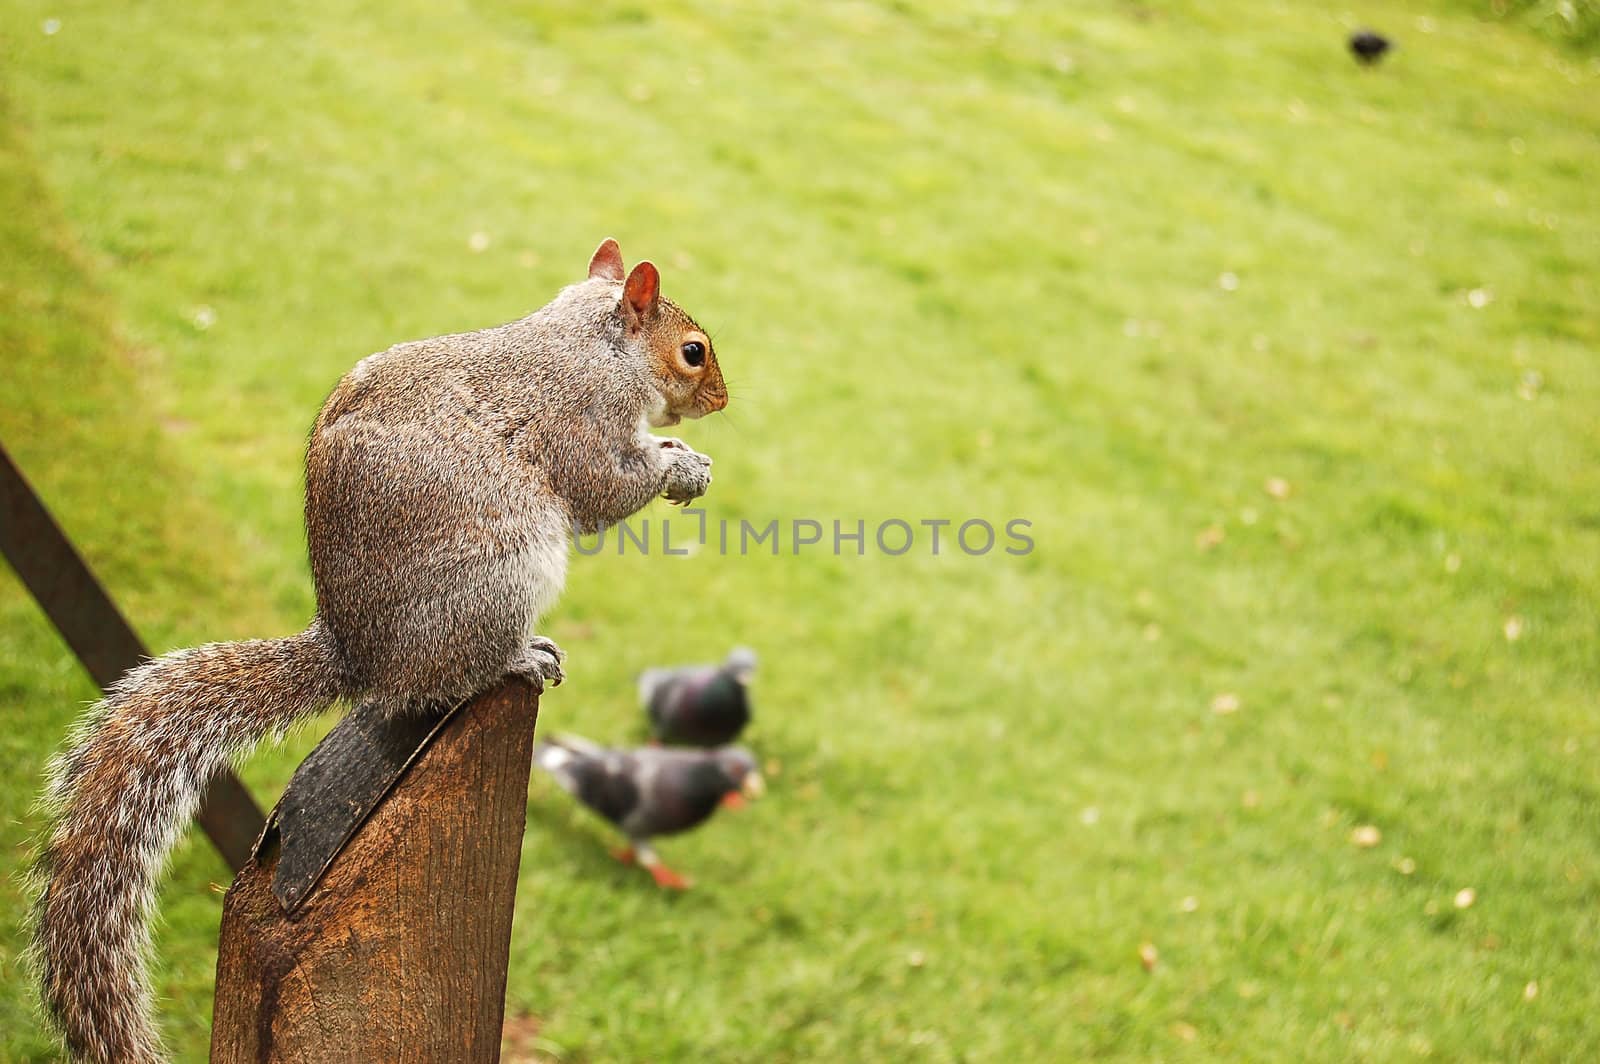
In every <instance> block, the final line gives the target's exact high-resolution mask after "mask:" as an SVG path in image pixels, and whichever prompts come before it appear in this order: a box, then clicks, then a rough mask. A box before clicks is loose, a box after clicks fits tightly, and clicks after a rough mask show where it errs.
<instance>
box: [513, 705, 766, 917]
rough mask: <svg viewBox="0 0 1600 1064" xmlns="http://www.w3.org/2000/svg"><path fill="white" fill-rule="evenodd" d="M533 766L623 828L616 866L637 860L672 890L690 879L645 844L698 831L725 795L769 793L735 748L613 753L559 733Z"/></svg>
mask: <svg viewBox="0 0 1600 1064" xmlns="http://www.w3.org/2000/svg"><path fill="white" fill-rule="evenodd" d="M533 761H534V764H536V765H538V766H539V767H540V768H542V769H543V770H544V771H546V772H548V773H549V774H550V775H552V776H554V777H555V780H556V782H557V783H559V784H560V785H561V786H562V787H563V788H564V789H565V790H566V791H568V792H569V793H570V794H572V796H573V797H575V798H577V799H578V801H580V802H582V803H583V804H584V805H586V806H588V807H589V808H590V809H592V810H594V811H595V812H596V813H599V814H600V815H601V816H603V817H605V818H606V819H607V820H609V821H611V823H613V824H615V825H616V826H617V827H618V828H621V829H622V833H623V834H624V835H626V836H627V837H628V845H627V846H626V847H624V848H623V849H621V850H619V851H616V857H617V859H618V860H620V861H622V862H624V863H626V864H632V863H634V862H635V861H637V862H638V863H639V864H641V865H643V866H644V868H645V869H646V870H647V871H648V872H649V873H650V875H651V877H652V878H653V879H654V880H655V881H656V883H657V884H658V885H659V886H661V887H664V888H666V889H669V890H685V889H687V888H688V887H689V886H690V881H689V880H688V879H686V878H684V877H683V876H681V875H679V874H678V873H677V872H674V871H673V870H672V869H670V868H668V867H667V866H666V865H665V864H663V863H662V861H661V858H660V857H658V856H657V855H656V852H655V850H654V849H652V848H651V845H650V840H651V839H653V838H655V837H656V836H658V835H676V834H678V833H680V832H684V831H689V830H690V829H692V828H696V827H699V826H700V825H701V824H703V823H705V822H706V821H707V820H709V819H710V818H711V814H712V813H714V812H716V811H717V806H718V805H720V804H722V803H723V802H724V800H725V799H726V798H727V796H729V795H745V796H748V797H750V798H758V797H760V796H761V794H762V793H763V792H764V791H765V790H766V784H765V782H764V781H763V780H762V778H761V772H760V770H759V769H758V768H757V767H756V759H755V756H754V755H753V754H751V753H750V751H749V750H746V749H745V748H744V747H740V746H729V747H723V748H722V749H720V750H684V749H672V748H668V747H664V746H646V747H641V748H639V749H636V750H617V749H612V748H610V747H605V746H601V745H599V744H598V743H592V742H590V741H589V740H587V739H581V738H579V737H578V736H575V735H564V736H560V737H558V738H556V739H553V740H551V741H549V742H540V743H535V744H534V747H533Z"/></svg>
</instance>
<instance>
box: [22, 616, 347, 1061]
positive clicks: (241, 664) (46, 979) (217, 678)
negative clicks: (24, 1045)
mask: <svg viewBox="0 0 1600 1064" xmlns="http://www.w3.org/2000/svg"><path fill="white" fill-rule="evenodd" d="M341 687H342V685H341V681H340V669H339V663H338V655H337V653H336V652H335V650H334V647H333V645H332V642H331V640H330V639H329V637H328V636H327V635H326V633H325V632H324V631H323V628H322V625H321V623H320V622H313V623H312V625H311V627H310V628H308V629H307V630H306V631H305V632H302V633H301V634H300V635H297V636H291V637H289V638H288V639H263V640H255V641H252V642H246V643H212V644H209V645H207V646H201V647H196V648H195V649H193V650H180V651H177V652H175V653H172V654H167V655H166V656H164V657H160V658H156V659H155V660H153V661H149V662H146V663H145V664H143V665H140V666H139V667H137V668H135V669H131V670H129V671H128V673H127V674H126V675H125V676H123V677H122V679H120V680H118V681H117V683H116V684H115V685H113V686H112V687H111V689H110V690H109V691H107V693H106V698H105V700H104V701H103V702H101V703H100V704H99V705H98V706H96V707H95V708H94V709H93V710H91V711H90V712H89V714H88V715H87V716H86V717H85V719H84V720H83V722H82V723H81V724H80V725H79V727H78V730H77V732H76V734H75V735H74V737H73V740H72V742H71V744H70V745H69V747H68V748H67V749H66V751H65V752H64V753H62V754H61V755H60V756H59V757H58V758H57V759H56V760H55V762H54V763H53V764H52V766H51V778H50V789H49V792H48V795H47V799H46V800H47V802H48V804H49V806H50V809H51V813H52V815H53V816H54V818H55V819H54V826H53V827H54V830H53V832H52V834H51V836H50V839H49V842H48V843H47V844H46V846H45V848H44V851H43V852H42V854H41V855H40V862H39V866H38V874H39V879H40V885H41V887H42V890H41V893H40V894H39V897H38V900H37V902H36V903H35V905H34V931H35V936H34V953H35V959H36V962H37V964H38V967H39V975H40V978H41V980H42V982H43V984H44V1001H45V1004H46V1006H47V1007H48V1009H49V1011H50V1014H51V1016H52V1018H53V1019H54V1020H55V1022H56V1024H57V1025H58V1026H59V1028H60V1031H61V1034H62V1035H63V1037H64V1038H65V1040H66V1043H67V1048H68V1050H69V1052H70V1053H71V1055H72V1057H73V1059H74V1060H83V1061H93V1062H95V1064H111V1062H115V1064H156V1062H159V1061H160V1060H162V1059H163V1051H162V1048H161V1043H160V1039H159V1037H158V1036H157V1034H156V1031H155V1028H154V1026H153V1024H152V1019H151V1007H150V988H149V985H148V980H147V979H146V977H145V974H144V963H145V954H146V952H147V950H148V947H149V942H150V931H149V918H150V910H151V908H152V906H153V904H154V901H155V885H156V879H157V877H158V876H159V875H160V873H161V869H162V866H163V865H164V864H165V862H166V858H167V854H168V852H169V851H170V850H171V849H172V847H173V845H174V844H175V843H176V842H177V839H178V836H179V834H180V833H181V832H182V831H183V828H184V825H185V824H187V823H188V821H189V818H190V817H192V816H193V815H194V814H195V811H196V809H197V808H198V806H199V803H200V797H201V793H202V791H203V790H204V789H205V787H206V784H207V783H208V782H209V781H210V779H211V777H212V775H213V773H215V772H216V771H217V770H218V769H220V768H222V767H223V766H224V765H225V764H227V763H228V762H229V760H230V759H231V758H233V757H235V756H237V755H239V754H241V753H243V752H244V751H246V750H248V749H249V748H250V747H252V746H254V745H255V744H256V743H258V742H259V741H260V740H261V739H263V738H265V737H266V736H268V735H271V734H275V733H281V732H282V731H283V730H284V729H286V728H288V727H289V726H290V725H292V724H295V723H296V722H298V721H300V720H302V719H303V718H305V717H307V716H309V715H310V714H312V713H315V712H317V711H318V710H320V709H323V708H324V707H326V706H327V705H328V704H329V703H331V702H333V701H334V700H335V699H337V698H338V697H339V696H340V695H341V694H344V693H345V692H344V691H343V690H342V689H341Z"/></svg>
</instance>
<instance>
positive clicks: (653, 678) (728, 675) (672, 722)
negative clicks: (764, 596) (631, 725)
mask: <svg viewBox="0 0 1600 1064" xmlns="http://www.w3.org/2000/svg"><path fill="white" fill-rule="evenodd" d="M755 671H756V652H755V651H754V650H751V649H750V648H749V647H735V648H734V650H733V651H732V652H731V653H730V654H729V655H728V660H727V661H725V662H723V663H722V664H721V665H686V666H679V667H677V668H668V669H646V670H645V671H644V672H643V673H641V674H640V675H639V701H640V702H642V703H643V704H644V709H645V712H646V713H647V714H649V716H650V731H651V733H652V734H653V735H655V737H656V739H657V740H659V741H661V742H663V743H673V744H677V745H679V746H707V747H710V746H724V745H726V744H728V743H731V742H733V741H734V740H735V739H737V738H738V737H739V734H740V733H741V732H743V731H744V729H745V725H747V724H749V723H750V678H751V677H752V676H753V675H755Z"/></svg>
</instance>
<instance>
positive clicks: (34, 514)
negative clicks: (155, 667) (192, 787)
mask: <svg viewBox="0 0 1600 1064" xmlns="http://www.w3.org/2000/svg"><path fill="white" fill-rule="evenodd" d="M0 555H4V556H5V559H6V560H7V561H8V562H10V563H11V567H12V568H13V569H15V570H16V572H17V576H18V577H19V578H20V579H21V580H22V583H23V585H24V586H25V587H26V588H27V589H28V590H29V592H31V593H32V594H33V597H34V598H35V599H36V600H38V603H39V606H40V608H41V609H43V610H44V614H45V616H46V617H48V618H49V619H50V623H51V624H53V625H55V627H56V630H57V631H58V632H60V633H61V637H62V638H63V639H65V640H66V642H67V646H68V647H70V648H71V650H72V652H73V654H75V655H77V658H78V660H79V661H80V662H82V663H83V667H84V668H85V669H87V670H88V672H89V675H90V676H91V677H92V678H93V679H94V682H95V683H96V684H98V685H99V686H100V689H101V690H104V689H105V688H107V687H109V686H110V685H111V684H112V683H113V682H115V680H116V679H117V677H119V676H121V675H122V674H123V673H124V672H126V671H127V670H129V669H131V668H132V667H133V666H135V665H137V664H139V663H140V662H141V661H143V660H145V659H146V658H148V657H149V656H150V652H149V651H148V650H146V649H145V646H144V644H143V643H142V642H140V641H139V637H138V636H137V635H135V634H134V631H133V629H132V627H130V626H129V624H128V622H127V620H126V619H125V618H124V617H123V616H122V613H121V612H120V611H119V610H118V609H117V607H116V604H115V603H114V602H112V601H111V596H110V595H108V594H106V590H105V588H103V587H101V586H100V582H99V581H98V580H96V579H95V576H94V573H93V572H91V571H90V569H89V566H88V565H87V564H86V563H85V562H84V560H83V558H82V556H80V555H79V554H78V552H77V550H76V549H75V548H74V547H73V546H72V542H71V540H69V539H67V536H66V533H64V532H62V531H61V526H60V525H58V524H56V522H55V519H54V518H52V517H51V516H50V511H49V510H46V509H45V506H44V503H43V502H41V501H40V500H39V496H38V495H37V494H36V493H35V492H34V490H33V488H32V487H31V486H30V485H29V484H28V482H27V480H26V479H24V477H23V475H22V471H21V470H20V469H18V468H17V465H16V463H15V462H13V461H12V460H11V456H10V455H8V454H7V453H6V451H5V448H4V447H0ZM195 819H196V820H198V821H199V822H200V827H201V828H202V829H203V830H204V831H205V833H206V835H207V836H208V837H209V838H210V839H211V842H212V844H213V845H215V846H216V848H217V849H218V850H219V851H220V852H221V853H222V859H223V860H225V861H227V862H228V867H229V868H231V869H233V870H234V871H237V870H239V869H240V868H243V867H244V863H245V862H246V861H248V860H249V859H250V840H251V839H253V838H255V837H256V835H257V834H259V832H260V831H261V825H262V817H261V807H260V806H258V805H256V803H255V799H253V798H251V797H250V792H249V791H247V790H245V788H244V784H242V783H240V782H239V778H238V777H237V776H235V775H234V774H233V773H232V772H229V771H227V770H226V769H224V770H223V771H221V772H219V773H218V774H217V775H216V776H215V777H214V778H213V779H212V781H211V785H210V786H209V787H208V788H207V790H206V793H205V797H204V798H203V799H202V800H201V803H200V811H199V813H197V814H196V815H195Z"/></svg>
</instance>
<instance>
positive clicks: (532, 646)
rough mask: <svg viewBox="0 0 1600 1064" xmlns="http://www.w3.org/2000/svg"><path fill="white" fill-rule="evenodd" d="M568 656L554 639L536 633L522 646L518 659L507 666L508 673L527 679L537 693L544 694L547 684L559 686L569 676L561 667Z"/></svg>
mask: <svg viewBox="0 0 1600 1064" xmlns="http://www.w3.org/2000/svg"><path fill="white" fill-rule="evenodd" d="M566 657H567V655H566V652H565V651H563V650H562V649H561V648H560V647H558V646H556V644H555V641H554V640H551V639H547V638H545V637H544V636H542V635H536V636H534V637H533V638H531V639H529V640H528V645H527V646H525V647H523V648H522V653H520V654H518V655H517V657H516V660H515V661H513V662H512V663H511V664H510V665H509V666H507V668H506V673H507V674H508V675H511V676H516V677H519V678H521V679H523V680H525V681H527V683H528V685H529V686H531V687H532V688H533V691H534V693H535V694H542V693H543V692H544V689H545V686H546V685H549V686H550V687H559V686H561V681H563V680H565V679H566V678H567V675H566V673H565V672H564V671H563V670H562V668H561V663H562V662H563V661H565V660H566Z"/></svg>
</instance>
